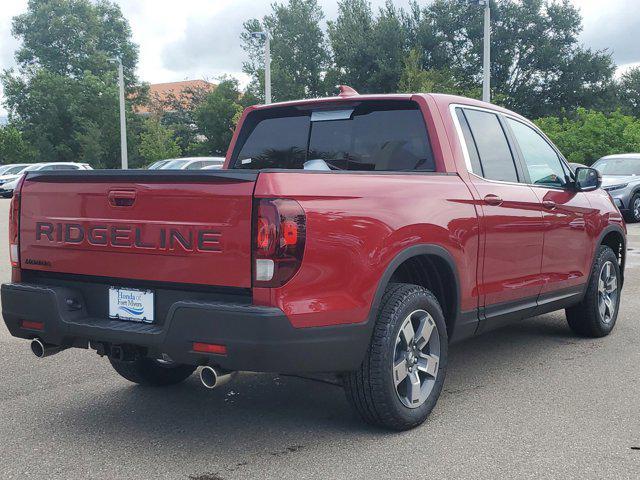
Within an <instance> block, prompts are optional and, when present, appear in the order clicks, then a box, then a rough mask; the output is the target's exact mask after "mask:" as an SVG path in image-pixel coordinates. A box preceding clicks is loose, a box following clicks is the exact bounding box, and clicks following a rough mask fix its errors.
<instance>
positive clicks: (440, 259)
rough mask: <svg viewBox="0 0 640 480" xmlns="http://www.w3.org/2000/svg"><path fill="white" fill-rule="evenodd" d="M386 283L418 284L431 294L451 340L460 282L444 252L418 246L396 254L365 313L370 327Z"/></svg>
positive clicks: (423, 245)
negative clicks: (440, 307) (369, 308)
mask: <svg viewBox="0 0 640 480" xmlns="http://www.w3.org/2000/svg"><path fill="white" fill-rule="evenodd" d="M390 283H408V284H414V285H420V286H422V287H424V288H426V289H427V290H429V291H431V292H432V293H433V294H434V295H435V296H436V298H437V300H438V302H439V303H440V305H441V306H442V310H443V313H444V317H445V323H446V325H447V334H448V336H449V338H452V334H453V331H454V329H455V326H456V322H457V320H458V317H459V315H460V282H459V276H458V270H457V267H456V264H455V261H454V259H453V256H452V255H451V253H449V251H448V250H447V249H445V248H444V247H441V246H439V245H432V244H421V245H414V246H412V247H409V248H407V249H405V250H403V251H402V252H400V253H399V254H398V255H396V256H395V257H394V258H393V260H391V262H390V263H389V265H388V266H387V268H386V270H385V272H384V274H383V275H382V278H381V279H380V281H379V283H378V288H377V290H376V293H375V296H374V300H373V303H372V305H371V311H370V314H369V322H370V324H371V325H373V324H374V323H375V319H376V315H377V312H378V309H379V307H380V302H381V300H382V297H383V295H384V292H385V290H386V288H387V286H388V285H389V284H390Z"/></svg>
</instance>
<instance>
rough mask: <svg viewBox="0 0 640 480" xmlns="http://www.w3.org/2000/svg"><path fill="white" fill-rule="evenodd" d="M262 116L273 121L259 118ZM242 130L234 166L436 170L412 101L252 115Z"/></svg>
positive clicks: (422, 125) (272, 111) (416, 108)
mask: <svg viewBox="0 0 640 480" xmlns="http://www.w3.org/2000/svg"><path fill="white" fill-rule="evenodd" d="M266 115H270V116H271V118H269V117H266V118H260V116H266ZM251 117H254V118H251ZM243 130H244V131H243V132H241V134H240V136H239V138H238V145H237V146H236V152H234V158H232V164H233V165H234V168H250V169H263V168H289V169H303V168H307V169H321V170H329V169H331V170H360V171H372V170H375V171H413V170H423V171H434V170H435V161H434V157H433V153H432V150H431V145H430V143H429V138H428V134H427V129H426V126H425V123H424V119H423V118H422V113H421V112H420V110H419V109H418V106H417V104H415V103H414V102H407V101H395V102H361V103H358V104H354V105H351V106H348V107H340V109H339V110H335V111H331V110H324V111H315V112H311V111H300V110H295V109H291V108H288V109H284V108H282V109H270V110H265V111H262V112H260V111H258V112H254V114H252V115H251V116H250V117H249V118H248V119H247V122H245V125H244V126H243ZM305 164H306V165H305Z"/></svg>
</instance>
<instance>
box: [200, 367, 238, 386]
mask: <svg viewBox="0 0 640 480" xmlns="http://www.w3.org/2000/svg"><path fill="white" fill-rule="evenodd" d="M235 376H236V372H231V371H229V370H223V369H221V368H219V367H210V366H208V365H207V366H205V367H202V368H201V369H200V382H202V385H204V387H205V388H208V389H214V388H218V387H220V386H222V385H224V384H225V383H228V382H229V381H230V380H232V379H233V377H235Z"/></svg>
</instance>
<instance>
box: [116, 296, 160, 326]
mask: <svg viewBox="0 0 640 480" xmlns="http://www.w3.org/2000/svg"><path fill="white" fill-rule="evenodd" d="M108 303H109V318H111V319H114V320H124V321H127V322H138V323H153V322H154V321H155V292H153V290H145V289H139V288H129V287H109V302H108Z"/></svg>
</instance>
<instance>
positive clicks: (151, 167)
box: [147, 160, 171, 170]
mask: <svg viewBox="0 0 640 480" xmlns="http://www.w3.org/2000/svg"><path fill="white" fill-rule="evenodd" d="M170 161H171V160H158V161H157V162H153V163H152V164H151V165H149V166H148V167H147V168H148V169H149V170H157V169H158V168H160V167H162V166H163V165H164V164H166V163H169V162H170Z"/></svg>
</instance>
